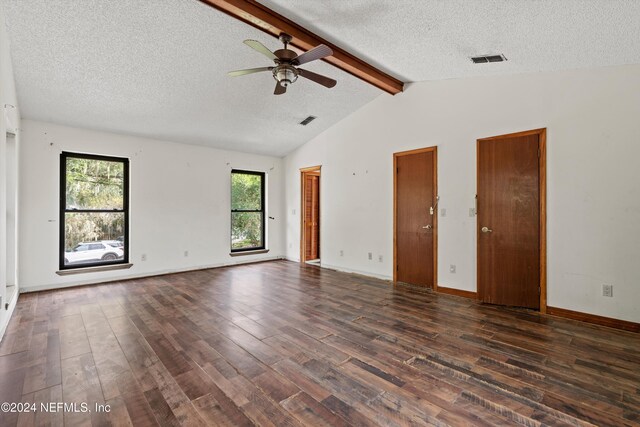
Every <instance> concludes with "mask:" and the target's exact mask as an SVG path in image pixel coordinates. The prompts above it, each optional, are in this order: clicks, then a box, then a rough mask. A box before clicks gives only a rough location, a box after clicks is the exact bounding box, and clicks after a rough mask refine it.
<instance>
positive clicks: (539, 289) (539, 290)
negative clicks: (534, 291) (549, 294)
mask: <svg viewBox="0 0 640 427" xmlns="http://www.w3.org/2000/svg"><path fill="white" fill-rule="evenodd" d="M541 293H542V288H541V287H540V286H538V295H540V294H541Z"/></svg>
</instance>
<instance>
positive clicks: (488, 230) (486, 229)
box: [480, 227, 493, 233]
mask: <svg viewBox="0 0 640 427" xmlns="http://www.w3.org/2000/svg"><path fill="white" fill-rule="evenodd" d="M480 231H482V232H483V233H491V232H493V230H492V229H490V228H489V227H482V228H481V229H480Z"/></svg>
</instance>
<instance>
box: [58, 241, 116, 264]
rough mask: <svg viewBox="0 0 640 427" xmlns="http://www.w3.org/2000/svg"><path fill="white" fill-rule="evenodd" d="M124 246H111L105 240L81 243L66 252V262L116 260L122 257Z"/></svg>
mask: <svg viewBox="0 0 640 427" xmlns="http://www.w3.org/2000/svg"><path fill="white" fill-rule="evenodd" d="M123 256H124V251H123V250H122V248H118V247H115V246H111V245H110V244H108V243H104V242H88V243H79V244H78V245H77V246H76V247H75V248H73V249H72V250H71V251H68V252H65V254H64V263H65V264H77V263H85V262H99V261H115V260H116V259H119V258H122V257H123Z"/></svg>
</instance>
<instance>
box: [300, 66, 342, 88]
mask: <svg viewBox="0 0 640 427" xmlns="http://www.w3.org/2000/svg"><path fill="white" fill-rule="evenodd" d="M298 74H300V75H301V76H302V77H304V78H305V79H309V80H311V81H314V82H316V83H318V84H321V85H322V86H324V87H328V88H332V87H334V86H335V85H336V83H337V82H336V81H335V80H333V79H330V78H329V77H325V76H323V75H321V74H316V73H312V72H311V71H308V70H303V69H302V68H298Z"/></svg>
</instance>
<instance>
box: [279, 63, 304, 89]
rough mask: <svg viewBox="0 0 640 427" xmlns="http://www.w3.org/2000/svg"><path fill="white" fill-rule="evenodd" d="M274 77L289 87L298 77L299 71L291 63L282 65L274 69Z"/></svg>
mask: <svg viewBox="0 0 640 427" xmlns="http://www.w3.org/2000/svg"><path fill="white" fill-rule="evenodd" d="M273 77H274V78H275V79H276V80H277V81H278V82H280V85H282V86H283V87H287V86H289V85H290V84H292V83H293V82H295V81H296V80H297V79H298V71H297V70H296V69H295V68H294V67H292V66H290V65H280V66H279V67H276V68H275V69H274V70H273Z"/></svg>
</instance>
